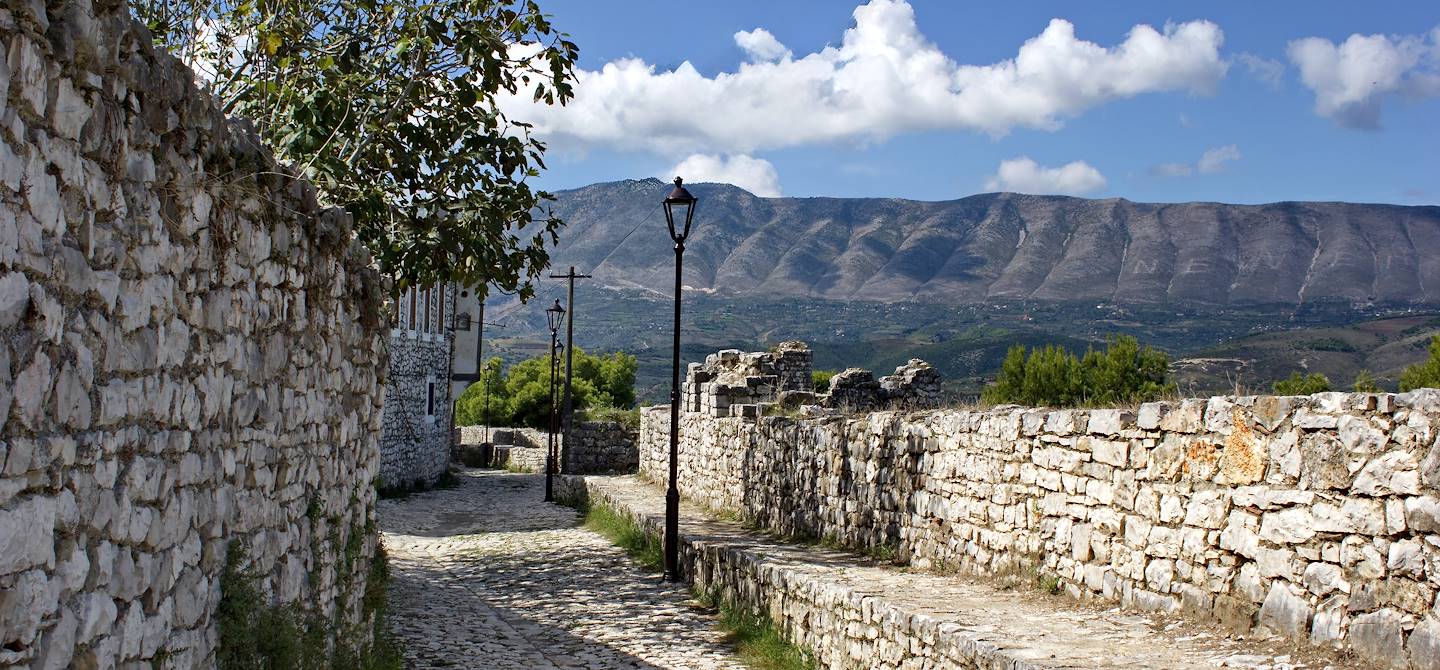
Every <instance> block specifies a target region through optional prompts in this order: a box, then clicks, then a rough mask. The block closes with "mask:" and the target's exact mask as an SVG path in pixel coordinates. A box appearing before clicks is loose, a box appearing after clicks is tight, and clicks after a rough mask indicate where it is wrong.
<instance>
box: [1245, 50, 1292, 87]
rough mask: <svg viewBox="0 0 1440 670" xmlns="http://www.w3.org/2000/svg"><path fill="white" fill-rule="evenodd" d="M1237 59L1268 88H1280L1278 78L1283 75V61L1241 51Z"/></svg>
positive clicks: (1281, 77)
mask: <svg viewBox="0 0 1440 670" xmlns="http://www.w3.org/2000/svg"><path fill="white" fill-rule="evenodd" d="M1237 59H1238V60H1239V61H1240V62H1241V63H1244V64H1245V68H1246V69H1248V70H1250V76H1252V77H1255V78H1256V79H1259V80H1260V81H1262V82H1264V83H1265V84H1267V85H1268V86H1270V88H1280V80H1281V79H1283V78H1284V77H1285V64H1284V63H1281V62H1280V61H1278V60H1275V59H1273V58H1266V57H1264V56H1256V55H1255V54H1252V53H1242V54H1240V55H1239V56H1238V57H1237Z"/></svg>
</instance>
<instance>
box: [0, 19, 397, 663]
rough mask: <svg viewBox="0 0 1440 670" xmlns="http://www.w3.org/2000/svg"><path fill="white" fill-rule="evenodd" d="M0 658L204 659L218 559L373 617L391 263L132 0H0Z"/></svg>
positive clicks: (330, 608)
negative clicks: (156, 43) (284, 163)
mask: <svg viewBox="0 0 1440 670" xmlns="http://www.w3.org/2000/svg"><path fill="white" fill-rule="evenodd" d="M0 57H3V58H4V59H5V61H6V63H5V67H3V68H0V464H3V469H0V666H3V667H17V668H37V669H38V668H64V667H67V666H71V667H84V668H113V667H165V668H197V667H206V666H209V665H212V664H213V662H214V657H215V656H214V653H215V646H216V644H217V639H218V638H217V630H216V613H217V606H218V604H219V603H220V601H221V598H222V595H223V594H222V593H221V591H220V576H221V574H222V571H223V568H224V566H225V563H226V559H227V556H228V555H229V551H230V548H231V546H232V542H238V543H239V544H240V545H243V546H244V548H245V550H246V554H247V555H248V556H249V559H248V562H247V563H246V564H245V565H244V566H243V567H245V568H246V569H250V570H254V571H255V572H256V573H257V574H258V575H260V577H259V585H260V586H261V588H262V590H263V591H264V592H265V593H266V594H268V595H271V596H273V597H274V598H275V599H276V600H278V601H280V602H287V603H297V604H299V605H300V606H302V607H304V608H305V609H307V610H309V611H310V612H312V613H314V614H317V615H320V616H324V617H327V619H328V620H329V621H330V622H331V623H333V624H334V625H335V630H336V631H338V632H340V633H341V634H342V635H343V636H344V637H343V638H342V639H343V641H344V643H346V644H352V645H353V644H364V643H365V640H366V639H367V638H366V635H365V631H367V630H368V629H367V628H364V626H363V623H364V621H363V619H364V618H365V615H364V613H363V612H364V608H363V604H362V595H363V593H364V589H365V585H366V577H367V570H368V568H369V565H370V560H369V559H370V557H371V556H372V554H373V552H374V548H375V534H374V532H373V526H372V524H373V521H374V497H375V493H374V490H373V488H372V486H371V481H372V480H373V478H374V475H375V473H376V469H377V453H378V451H377V448H376V437H375V436H376V435H377V432H378V428H379V424H378V420H379V417H380V409H381V396H380V388H381V384H382V382H383V379H382V377H383V373H384V370H385V365H386V349H385V332H384V329H383V327H382V324H381V319H380V309H381V306H382V295H383V293H384V291H383V285H382V282H381V280H380V278H379V277H378V276H377V275H376V273H375V272H374V271H372V270H371V269H370V259H369V256H368V254H366V253H365V252H364V251H363V250H362V249H361V248H359V247H358V246H357V245H356V244H355V243H354V242H353V241H352V236H351V233H350V224H349V221H348V219H347V218H346V217H345V215H344V214H343V213H341V212H339V211H337V210H332V209H325V208H321V207H319V206H318V205H317V203H316V194H315V191H314V189H313V188H312V187H311V186H310V185H309V184H307V183H305V182H303V181H301V180H298V179H295V178H292V177H291V176H289V175H288V174H286V172H285V170H283V169H281V168H279V167H277V166H276V165H275V164H274V161H273V160H272V159H271V157H270V155H269V154H268V153H267V152H266V151H265V150H264V149H263V148H262V147H261V145H260V143H259V141H258V139H257V137H256V136H255V134H254V133H253V132H251V131H250V130H248V129H247V127H246V126H245V125H244V124H241V123H236V122H232V121H230V120H227V119H226V118H225V117H224V116H223V115H222V114H221V113H220V112H219V111H218V110H217V108H216V106H215V104H214V102H213V100H212V99H211V98H210V97H209V96H207V95H205V94H203V93H201V92H199V91H198V90H197V89H196V88H195V86H194V84H193V83H192V82H193V77H192V74H191V73H190V71H189V70H188V69H186V68H185V67H183V66H182V65H181V64H180V63H179V62H177V61H176V60H175V59H173V58H171V57H169V56H168V55H165V54H163V53H157V52H156V51H155V49H154V48H153V47H152V46H151V36H150V34H149V33H148V32H147V31H146V30H145V29H144V28H143V27H142V26H140V25H139V24H137V23H136V22H134V21H133V20H132V19H131V17H130V15H129V10H128V8H127V7H125V6H124V4H123V3H96V4H94V5H93V7H92V5H91V3H89V2H68V3H48V5H47V3H39V2H28V3H25V2H11V3H6V5H5V6H4V7H0Z"/></svg>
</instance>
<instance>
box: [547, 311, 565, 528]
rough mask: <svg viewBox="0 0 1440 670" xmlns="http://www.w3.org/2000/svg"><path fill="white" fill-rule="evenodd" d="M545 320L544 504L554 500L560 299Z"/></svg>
mask: <svg viewBox="0 0 1440 670" xmlns="http://www.w3.org/2000/svg"><path fill="white" fill-rule="evenodd" d="M545 319H546V321H548V322H549V325H550V398H549V400H550V431H549V432H550V435H549V440H548V442H547V444H546V449H545V502H551V501H553V500H555V484H554V479H555V366H556V357H555V354H556V351H557V349H559V347H560V346H561V345H560V324H561V323H562V322H564V321H565V308H564V307H561V306H560V299H559V298H556V299H555V304H554V305H552V306H550V308H549V309H546V310H545Z"/></svg>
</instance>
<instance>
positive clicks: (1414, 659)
mask: <svg viewBox="0 0 1440 670" xmlns="http://www.w3.org/2000/svg"><path fill="white" fill-rule="evenodd" d="M1405 650H1406V651H1407V652H1408V653H1409V656H1410V663H1411V665H1413V666H1414V667H1416V668H1419V669H1420V670H1440V614H1437V613H1434V612H1432V613H1430V614H1428V615H1426V616H1425V617H1424V618H1423V619H1421V620H1420V623H1419V624H1417V625H1416V626H1415V630H1414V631H1412V632H1411V633H1410V639H1409V640H1408V641H1407V642H1406V644H1405Z"/></svg>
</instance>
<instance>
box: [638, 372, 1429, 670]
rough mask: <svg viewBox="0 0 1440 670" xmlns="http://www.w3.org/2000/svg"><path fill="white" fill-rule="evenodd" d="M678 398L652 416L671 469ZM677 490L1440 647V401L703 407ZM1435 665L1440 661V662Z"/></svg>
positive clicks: (957, 552)
mask: <svg viewBox="0 0 1440 670" xmlns="http://www.w3.org/2000/svg"><path fill="white" fill-rule="evenodd" d="M668 429H669V426H668V408H665V407H656V408H650V409H648V410H646V411H644V412H642V428H641V439H640V472H641V473H642V474H646V475H649V476H651V477H655V478H657V479H658V480H661V481H663V480H664V478H665V472H666V439H667V436H668ZM681 431H682V435H683V442H682V445H681V450H680V452H681V462H680V490H681V492H682V493H683V494H684V495H686V496H688V497H690V498H692V499H695V500H697V501H700V502H703V503H705V504H708V505H712V506H715V507H720V508H730V509H734V510H737V511H739V512H740V513H742V514H744V515H745V516H747V517H749V518H750V519H752V520H754V521H756V522H758V523H760V524H763V525H764V526H767V527H769V528H772V529H774V530H777V531H779V532H783V533H788V534H796V535H803V536H811V537H818V538H831V539H834V540H837V541H839V542H841V543H843V544H846V545H849V546H852V547H856V548H862V549H865V548H882V547H883V548H887V549H889V550H891V551H894V552H896V553H897V554H898V555H899V556H901V557H903V558H905V559H908V560H909V561H910V563H912V564H913V565H916V566H918V567H932V568H942V567H943V568H946V569H959V570H963V571H968V572H975V573H982V574H984V573H995V572H1002V571H1009V570H1016V569H1035V570H1037V571H1038V572H1039V573H1040V574H1043V575H1049V576H1053V577H1055V578H1058V579H1059V580H1060V583H1061V585H1062V587H1063V589H1064V590H1065V591H1067V592H1068V593H1069V594H1070V595H1072V596H1075V597H1082V598H1092V597H1093V598H1103V599H1106V600H1111V601H1118V602H1120V603H1122V604H1123V605H1125V606H1127V607H1133V608H1138V609H1143V610H1151V611H1161V612H1185V613H1189V614H1192V615H1195V616H1198V617H1201V618H1206V619H1215V620H1219V621H1221V622H1223V623H1225V624H1228V625H1230V626H1234V627H1236V628H1239V629H1250V628H1252V627H1256V626H1258V627H1263V628H1265V629H1267V630H1269V631H1272V632H1275V633H1278V634H1282V635H1286V636H1289V637H1291V638H1294V639H1296V640H1304V641H1309V642H1313V643H1316V644H1328V645H1335V646H1340V647H1346V648H1349V649H1352V650H1354V651H1355V652H1357V653H1358V654H1360V655H1362V656H1364V657H1368V658H1371V659H1375V660H1379V661H1381V662H1384V663H1389V664H1393V665H1396V666H1400V667H1403V666H1406V665H1407V664H1408V665H1412V666H1415V667H1433V661H1434V659H1436V658H1440V615H1437V613H1436V612H1435V607H1436V599H1437V597H1440V596H1437V593H1440V495H1437V487H1440V391H1435V390H1424V391H1415V392H1411V393H1408V394H1402V395H1389V394H1344V393H1327V394H1318V395H1315V396H1309V397H1217V398H1211V399H1208V400H1205V399H1198V400H1186V401H1182V402H1177V403H1148V404H1145V405H1142V406H1141V407H1140V408H1139V409H1138V411H1134V412H1131V411H1126V410H1118V409H1111V410H1044V409H1026V408H1015V407H1002V408H997V409H994V410H990V411H985V412H964V411H932V412H919V413H908V414H907V413H894V412H883V413H873V414H869V415H865V416H858V417H829V418H821V419H811V420H794V419H789V418H783V417H769V418H762V419H758V420H752V419H744V418H720V417H712V416H707V415H704V414H700V413H686V414H684V415H683V416H682V427H681ZM1426 663H1431V664H1432V665H1426Z"/></svg>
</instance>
